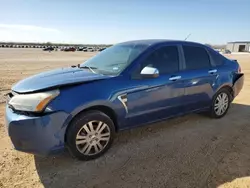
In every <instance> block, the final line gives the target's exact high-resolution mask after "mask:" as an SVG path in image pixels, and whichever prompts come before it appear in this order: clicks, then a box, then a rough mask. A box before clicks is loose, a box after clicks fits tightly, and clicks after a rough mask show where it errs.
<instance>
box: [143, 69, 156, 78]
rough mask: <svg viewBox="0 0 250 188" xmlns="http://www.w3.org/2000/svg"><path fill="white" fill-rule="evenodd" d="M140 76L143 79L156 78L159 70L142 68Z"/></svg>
mask: <svg viewBox="0 0 250 188" xmlns="http://www.w3.org/2000/svg"><path fill="white" fill-rule="evenodd" d="M140 74H141V76H142V77H144V78H156V77H158V76H159V70H158V69H157V68H154V67H144V68H143V69H142V70H141V73H140Z"/></svg>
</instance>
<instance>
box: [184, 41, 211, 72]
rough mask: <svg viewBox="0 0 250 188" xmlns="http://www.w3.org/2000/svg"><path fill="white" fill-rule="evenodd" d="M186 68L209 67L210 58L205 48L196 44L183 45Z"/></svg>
mask: <svg viewBox="0 0 250 188" xmlns="http://www.w3.org/2000/svg"><path fill="white" fill-rule="evenodd" d="M183 52H184V57H185V62H186V69H187V70H196V69H204V68H210V67H211V64H210V58H209V55H208V53H207V51H206V49H204V48H202V47H196V46H186V45H183Z"/></svg>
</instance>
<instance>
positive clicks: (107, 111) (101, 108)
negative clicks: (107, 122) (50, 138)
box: [64, 105, 119, 142]
mask: <svg viewBox="0 0 250 188" xmlns="http://www.w3.org/2000/svg"><path fill="white" fill-rule="evenodd" d="M88 111H100V112H102V113H104V114H106V115H107V116H109V117H110V119H111V120H112V121H113V123H114V126H115V131H116V132H117V131H118V130H119V128H118V115H117V114H116V112H115V110H114V109H113V108H111V107H110V106H107V105H94V106H90V107H87V108H84V109H82V110H80V111H78V112H77V113H75V114H74V116H71V119H70V120H69V121H68V124H67V127H66V130H65V135H64V141H65V142H66V140H67V137H66V135H67V131H68V129H69V127H70V125H71V123H72V122H73V121H74V120H75V119H76V118H77V117H78V116H80V115H81V114H83V113H86V112H88Z"/></svg>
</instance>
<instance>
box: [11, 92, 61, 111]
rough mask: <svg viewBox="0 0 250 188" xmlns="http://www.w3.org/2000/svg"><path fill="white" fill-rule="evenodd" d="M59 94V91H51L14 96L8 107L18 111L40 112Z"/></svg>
mask: <svg viewBox="0 0 250 188" xmlns="http://www.w3.org/2000/svg"><path fill="white" fill-rule="evenodd" d="M59 93H60V91H59V90H52V91H46V92H41V93H32V94H20V95H14V97H12V98H11V99H10V101H9V105H11V106H12V107H13V108H14V109H15V110H19V111H27V112H42V111H43V110H44V109H45V107H46V106H47V105H48V104H49V102H50V101H51V100H52V99H54V98H55V97H56V96H58V95H59Z"/></svg>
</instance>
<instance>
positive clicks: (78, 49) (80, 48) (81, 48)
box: [77, 47, 86, 51]
mask: <svg viewBox="0 0 250 188" xmlns="http://www.w3.org/2000/svg"><path fill="white" fill-rule="evenodd" d="M84 49H86V47H78V48H77V51H83V50H84Z"/></svg>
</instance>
